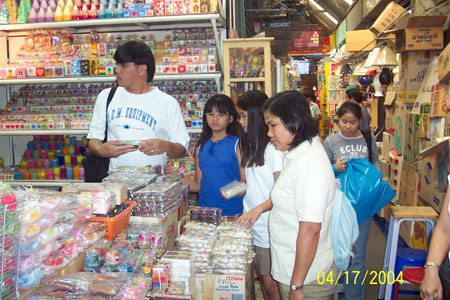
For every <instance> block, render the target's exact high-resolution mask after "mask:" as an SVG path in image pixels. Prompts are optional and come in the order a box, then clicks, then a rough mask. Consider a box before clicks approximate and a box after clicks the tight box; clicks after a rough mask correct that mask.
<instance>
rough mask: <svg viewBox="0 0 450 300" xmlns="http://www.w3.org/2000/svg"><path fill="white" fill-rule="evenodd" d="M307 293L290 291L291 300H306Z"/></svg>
mask: <svg viewBox="0 0 450 300" xmlns="http://www.w3.org/2000/svg"><path fill="white" fill-rule="evenodd" d="M304 299H305V292H304V291H303V290H298V291H293V290H289V300H304Z"/></svg>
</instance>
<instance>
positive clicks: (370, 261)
mask: <svg viewBox="0 0 450 300" xmlns="http://www.w3.org/2000/svg"><path fill="white" fill-rule="evenodd" d="M385 247H386V238H385V237H384V236H383V234H382V233H381V231H380V229H379V228H378V227H377V226H376V224H375V223H374V222H372V227H371V230H370V236H369V243H368V245H367V249H368V250H367V251H368V252H367V270H369V271H380V270H381V269H382V267H383V258H384V250H385ZM255 285H256V286H255V299H256V300H263V299H264V298H263V295H262V293H261V288H260V286H259V281H255ZM364 287H365V296H364V299H368V300H376V299H378V292H379V288H380V287H379V286H378V285H371V284H370V283H365V284H364ZM406 288H407V289H413V290H418V287H417V286H412V285H408V286H407V287H406ZM406 288H405V289H406ZM339 299H340V300H341V299H344V295H343V294H340V295H339ZM398 300H420V297H419V296H417V295H405V294H399V297H398Z"/></svg>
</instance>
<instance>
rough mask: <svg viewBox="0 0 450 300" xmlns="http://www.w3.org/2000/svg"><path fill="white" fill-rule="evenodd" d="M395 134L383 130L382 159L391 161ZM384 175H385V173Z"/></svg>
mask: <svg viewBox="0 0 450 300" xmlns="http://www.w3.org/2000/svg"><path fill="white" fill-rule="evenodd" d="M393 142H394V136H393V135H392V134H389V133H387V132H383V146H382V147H381V155H380V160H381V159H382V160H384V161H385V162H388V161H389V152H390V151H391V148H392V146H393ZM383 177H384V175H383Z"/></svg>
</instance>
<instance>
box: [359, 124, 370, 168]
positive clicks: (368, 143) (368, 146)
mask: <svg viewBox="0 0 450 300" xmlns="http://www.w3.org/2000/svg"><path fill="white" fill-rule="evenodd" d="M361 133H362V135H363V137H364V139H365V140H366V144H367V148H368V149H369V161H370V163H372V133H371V132H370V130H361Z"/></svg>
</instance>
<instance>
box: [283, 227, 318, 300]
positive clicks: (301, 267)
mask: <svg viewBox="0 0 450 300" xmlns="http://www.w3.org/2000/svg"><path fill="white" fill-rule="evenodd" d="M321 228H322V223H313V222H299V230H298V235H297V247H296V252H295V263H294V271H293V272H292V277H291V284H294V285H296V286H302V285H303V284H304V281H305V278H306V275H307V274H308V271H309V268H310V267H311V264H312V262H313V260H314V256H315V255H316V251H317V245H318V244H319V237H320V229H321ZM304 297H305V295H304V293H303V290H297V291H292V290H291V291H290V292H289V299H291V300H292V299H304Z"/></svg>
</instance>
